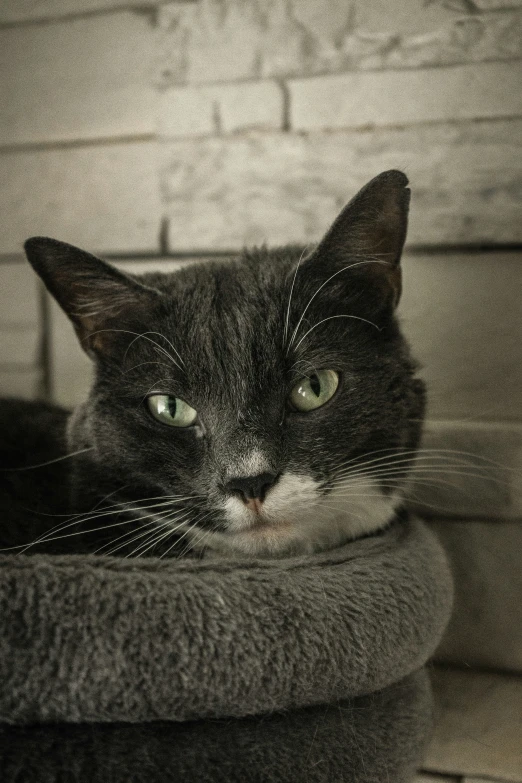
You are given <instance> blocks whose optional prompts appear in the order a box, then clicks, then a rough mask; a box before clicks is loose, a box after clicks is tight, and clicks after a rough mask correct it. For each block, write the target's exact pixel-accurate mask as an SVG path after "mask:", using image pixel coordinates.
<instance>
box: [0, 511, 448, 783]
mask: <svg viewBox="0 0 522 783" xmlns="http://www.w3.org/2000/svg"><path fill="white" fill-rule="evenodd" d="M0 604H1V609H0V667H1V671H0V721H1V722H2V728H1V730H0V776H1V777H2V780H7V781H9V783H11V781H18V780H19V781H24V783H25V781H27V783H30V782H31V781H45V782H46V783H47V781H53V783H54V781H62V780H67V781H69V780H70V781H81V782H82V783H83V781H96V782H99V783H102V782H103V783H111V782H112V781H114V783H116V782H117V781H142V780H143V781H147V782H150V783H153V782H154V781H156V780H157V781H158V783H159V781H162V783H164V782H166V781H170V780H172V781H202V782H203V781H225V780H226V781H238V783H239V781H246V780H248V781H251V782H252V781H260V782H261V781H281V783H282V782H283V781H301V780H303V781H305V780H306V781H321V782H324V783H326V782H327V781H328V783H337V781H339V782H341V781H354V782H355V781H356V782H357V783H363V782H365V781H368V783H369V782H370V781H376V782H377V781H383V783H384V782H385V781H386V783H388V781H389V783H394V782H396V783H399V781H406V780H408V776H409V775H410V774H411V773H412V771H413V768H414V766H415V764H416V763H418V761H419V757H420V754H421V753H422V750H423V746H424V742H425V738H426V736H427V733H428V731H429V723H430V710H431V708H430V698H429V689H428V687H427V684H426V678H425V673H424V671H422V667H423V665H424V664H425V663H426V661H427V660H428V659H429V657H430V656H431V655H432V653H433V652H434V650H435V648H436V646H437V644H438V642H439V640H440V637H441V635H442V632H443V630H444V627H445V625H446V623H447V620H448V617H449V612H450V604H451V581H450V576H449V571H448V568H447V564H446V560H445V557H444V555H443V552H442V549H441V547H440V545H439V544H438V542H437V540H436V539H435V538H434V536H433V534H432V533H430V532H429V531H428V530H427V529H426V528H425V527H424V526H423V524H422V523H420V522H419V521H416V520H411V519H409V518H408V517H407V516H402V517H400V518H398V519H397V520H396V521H395V522H394V523H393V524H392V525H391V526H390V527H389V528H388V529H387V530H386V531H384V532H382V533H380V534H378V535H375V536H371V537H369V538H366V539H363V540H360V541H357V542H354V543H351V544H347V545H346V546H344V547H341V548H339V549H337V550H334V551H331V552H325V553H321V554H316V555H314V556H310V557H306V558H303V557H300V558H290V559H285V560H279V561H277V560H266V561H265V560H256V561H247V560H240V559H238V560H235V561H231V560H220V559H216V560H213V559H209V560H202V561H193V560H181V561H180V560H176V561H166V560H157V559H152V558H151V559H129V560H123V559H122V560H120V559H116V558H108V557H96V556H79V555H76V556H75V555H71V556H45V555H35V556H15V555H12V556H7V555H4V556H2V557H0ZM64 770H66V771H67V775H66V776H65V777H64V776H63V775H64Z"/></svg>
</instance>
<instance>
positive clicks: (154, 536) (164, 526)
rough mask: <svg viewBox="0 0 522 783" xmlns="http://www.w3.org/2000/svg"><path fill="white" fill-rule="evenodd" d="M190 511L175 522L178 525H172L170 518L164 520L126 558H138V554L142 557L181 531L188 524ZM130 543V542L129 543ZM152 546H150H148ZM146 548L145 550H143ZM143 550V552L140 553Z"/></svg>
mask: <svg viewBox="0 0 522 783" xmlns="http://www.w3.org/2000/svg"><path fill="white" fill-rule="evenodd" d="M190 513H191V512H190V511H187V512H186V514H185V515H184V516H182V517H180V518H179V519H177V520H175V521H176V524H175V525H173V524H172V521H173V520H172V519H169V518H168V516H167V517H165V518H164V520H163V521H162V522H161V523H159V524H158V525H157V526H156V529H155V530H154V531H152V533H151V531H150V530H147V531H146V533H144V534H143V535H146V536H148V537H147V538H146V540H145V541H142V542H141V544H139V545H138V546H137V547H136V548H135V549H133V550H132V552H130V553H129V554H128V555H126V557H137V556H138V553H139V556H140V557H142V556H143V555H144V554H145V552H148V550H149V549H151V548H152V547H153V546H156V544H158V543H159V542H160V541H163V539H165V538H169V536H171V535H172V534H173V533H175V532H176V531H177V530H179V529H180V528H181V527H183V526H184V525H185V524H186V522H185V520H186V518H187V517H189V516H190ZM142 537H143V536H136V538H135V539H133V542H134V541H137V540H138V539H139V538H142ZM129 543H130V542H129ZM149 544H150V546H148V545H149ZM143 547H145V549H143ZM140 550H142V551H140Z"/></svg>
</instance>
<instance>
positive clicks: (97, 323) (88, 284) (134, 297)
mask: <svg viewBox="0 0 522 783" xmlns="http://www.w3.org/2000/svg"><path fill="white" fill-rule="evenodd" d="M24 247H25V252H26V255H27V259H28V261H29V263H30V264H31V266H32V267H33V269H34V270H35V272H36V273H37V274H38V275H40V277H41V278H42V280H43V282H44V283H45V285H46V287H47V289H48V291H49V292H50V293H51V294H52V295H53V296H54V298H55V299H56V301H57V302H58V304H59V305H60V307H61V308H62V310H64V312H65V314H66V315H67V316H68V317H69V318H70V320H71V321H72V322H73V325H74V328H75V330H76V333H77V335H78V339H79V340H80V343H81V345H82V348H84V350H85V351H86V352H87V353H88V354H90V355H92V354H99V353H103V352H104V351H106V350H107V349H108V347H109V345H110V343H111V342H112V339H113V338H114V334H115V332H114V330H115V329H117V328H118V323H119V324H120V327H121V318H122V316H123V317H124V319H125V321H124V322H125V323H126V324H128V323H129V321H134V320H137V318H139V314H140V312H141V311H143V310H144V309H145V308H146V307H147V305H150V303H151V299H153V298H157V297H158V296H159V294H158V292H157V291H155V290H154V289H152V288H148V287H147V286H144V285H141V284H140V283H138V282H137V281H136V280H134V279H132V278H130V277H128V276H127V275H125V274H123V273H122V272H120V271H118V270H117V269H115V268H114V267H113V266H111V265H110V264H107V263H106V262H105V261H102V260H101V259H99V258H96V257H95V256H92V255H91V254H90V253H86V252H85V251H84V250H79V249H78V248H77V247H73V246H72V245H68V244H66V243H65V242H59V241H58V240H56V239H49V238H47V237H32V238H31V239H28V240H27V242H26V243H25V245H24ZM111 328H112V334H111Z"/></svg>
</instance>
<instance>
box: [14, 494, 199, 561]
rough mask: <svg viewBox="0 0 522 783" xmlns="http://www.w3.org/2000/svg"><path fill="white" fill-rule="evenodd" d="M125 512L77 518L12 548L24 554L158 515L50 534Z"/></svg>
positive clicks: (154, 506)
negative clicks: (37, 548) (40, 546)
mask: <svg viewBox="0 0 522 783" xmlns="http://www.w3.org/2000/svg"><path fill="white" fill-rule="evenodd" d="M166 505H172V504H171V503H170V502H165V503H157V504H154V505H150V506H148V507H147V508H146V509H143V510H149V509H151V508H159V507H163V506H166ZM175 510H176V511H179V512H180V513H181V512H182V511H184V510H185V509H184V508H181V509H175ZM125 512H128V509H127V508H122V509H121V510H120V511H108V512H104V513H102V514H95V515H93V516H91V517H88V518H87V519H83V518H81V519H75V520H74V521H73V522H71V523H69V524H67V525H65V526H64V527H62V528H59V529H58V530H57V529H54V530H53V531H48V533H46V534H45V536H40V538H38V539H35V540H34V541H31V542H30V543H29V544H24V545H22V546H18V547H10V549H14V548H16V549H21V551H20V554H24V552H25V551H26V550H27V549H29V548H30V547H33V546H37V545H38V544H47V543H49V542H51V541H59V540H61V539H63V538H71V537H73V536H80V535H89V534H91V533H95V532H98V531H99V530H109V529H110V528H112V527H118V526H121V525H128V524H136V522H142V521H144V520H145V519H150V518H151V517H156V516H157V514H156V513H155V512H153V513H151V514H146V515H144V516H140V517H139V518H138V519H136V518H135V517H133V518H130V519H124V520H122V521H120V522H115V523H113V524H110V525H102V526H101V527H95V528H87V529H85V528H82V529H81V530H77V531H75V532H74V533H67V534H65V535H59V536H52V535H50V534H51V533H52V532H56V533H58V532H60V533H61V532H62V531H63V530H66V529H67V528H69V527H72V526H73V525H78V524H81V525H84V524H85V522H90V521H92V520H94V521H98V520H99V519H101V518H102V517H104V516H111V515H112V514H120V513H125Z"/></svg>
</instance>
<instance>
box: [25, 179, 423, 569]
mask: <svg viewBox="0 0 522 783" xmlns="http://www.w3.org/2000/svg"><path fill="white" fill-rule="evenodd" d="M406 185H407V179H406V177H405V175H404V174H402V173H400V172H397V171H391V172H385V173H384V174H381V175H380V176H379V177H376V178H375V179H374V180H372V182H370V183H369V184H368V185H367V186H366V188H363V190H362V191H361V192H360V193H359V194H358V195H357V196H356V197H355V198H354V199H353V200H352V201H351V202H350V204H348V206H347V207H346V208H345V210H343V212H342V213H341V215H340V216H339V217H338V218H337V220H336V221H335V222H334V224H333V226H332V227H331V229H330V230H329V231H328V232H327V234H326V236H325V237H324V239H323V240H322V242H321V243H320V244H319V245H318V247H317V248H315V249H313V250H310V251H309V253H308V254H306V253H305V252H304V251H302V250H301V249H298V248H292V247H286V248H280V249H276V250H267V249H259V250H253V251H245V252H243V253H242V254H241V255H240V256H239V257H238V258H237V259H234V260H231V261H229V262H227V263H224V262H222V263H217V262H214V263H206V264H201V265H195V266H191V267H189V268H185V269H183V270H181V271H179V272H176V273H173V274H157V273H151V274H145V275H142V276H139V277H133V276H127V275H124V274H122V273H121V272H119V271H117V270H115V269H114V268H112V267H111V266H109V265H108V264H106V263H104V262H103V261H101V260H99V259H97V258H95V257H94V256H91V255H90V254H88V253H85V252H84V251H81V250H78V249H77V248H73V247H71V246H69V245H66V244H64V243H62V242H58V241H56V240H52V239H45V238H33V239H31V240H28V242H27V243H26V250H27V255H28V259H29V261H30V262H31V264H32V265H33V267H34V268H35V270H36V271H37V272H38V274H39V275H40V276H41V277H42V279H43V280H44V282H45V284H46V285H47V287H48V288H49V290H50V292H51V293H52V294H53V295H54V296H55V297H56V299H57V301H58V302H59V304H60V305H61V306H62V307H63V309H64V310H65V312H66V313H67V315H68V316H69V318H70V319H71V321H72V322H73V324H74V327H75V329H76V331H77V333H78V336H79V338H80V341H81V344H82V346H83V347H84V348H85V350H86V351H87V353H88V354H89V355H90V356H91V357H92V359H93V361H94V363H95V381H94V385H93V388H92V389H91V390H90V393H89V395H88V398H87V400H86V402H85V404H84V405H82V406H80V407H79V408H78V409H77V410H76V411H75V412H74V414H73V416H72V418H71V420H70V421H69V424H68V430H67V434H68V450H69V452H76V451H78V450H82V449H83V450H84V453H82V454H79V455H78V457H76V458H74V459H72V460H71V477H70V481H69V484H70V492H71V498H70V500H71V506H70V510H71V511H74V512H85V513H86V514H88V512H90V511H91V510H92V509H93V508H98V509H100V506H101V505H103V502H104V498H105V497H106V496H110V498H111V502H112V503H119V504H120V505H119V506H118V507H114V508H115V515H114V517H113V518H111V516H110V515H105V516H104V517H103V520H102V522H101V527H102V528H103V530H102V531H101V532H100V533H99V534H98V536H95V537H94V540H93V541H92V542H91V543H92V548H94V550H95V551H97V550H98V548H99V546H100V544H101V546H103V547H104V548H103V549H102V551H104V552H110V551H111V550H110V543H111V541H113V540H115V535H114V532H115V531H116V532H118V533H123V534H124V537H123V544H122V548H121V549H119V550H118V551H119V553H120V554H123V553H125V552H126V553H128V554H141V553H142V552H143V553H144V554H145V553H147V552H148V553H149V554H155V555H164V554H165V555H166V554H172V553H173V551H176V550H175V549H173V547H174V546H175V542H176V539H177V538H178V537H180V536H183V539H184V540H183V548H189V549H190V548H192V549H196V550H197V551H201V550H203V551H204V550H205V549H207V548H211V549H214V550H219V551H227V549H232V550H234V548H235V549H239V550H240V551H242V552H244V553H246V554H255V555H268V556H274V555H275V556H277V555H282V556H288V555H295V554H306V553H309V552H313V551H318V550H319V549H327V548H330V547H332V546H335V545H337V544H342V543H344V542H345V541H347V540H350V539H353V538H357V537H358V536H359V535H364V534H367V533H373V532H375V531H376V530H378V529H380V528H382V527H384V526H385V525H386V524H387V523H388V522H389V521H390V520H391V519H392V518H393V515H394V512H395V511H396V510H397V509H398V508H399V507H400V505H401V498H402V492H403V489H404V486H405V482H406V478H407V475H408V472H409V468H410V467H411V465H412V461H411V459H410V460H408V461H405V460H402V461H401V460H400V457H401V456H402V455H403V454H404V452H405V451H406V453H407V455H408V457H411V454H412V453H414V451H415V449H416V448H417V445H418V442H419V438H420V431H421V422H422V417H423V412H424V387H423V384H422V382H421V381H420V380H419V379H417V378H415V371H416V365H415V362H414V361H413V360H412V358H411V356H410V353H409V349H408V346H407V344H406V342H405V340H404V338H403V337H402V335H401V332H400V328H399V324H398V321H397V318H396V315H395V306H396V304H397V302H398V299H399V296H400V289H401V283H400V265H399V261H400V254H401V250H402V246H403V243H404V238H405V234H406V224H407V214H408V203H409V190H408V189H407V188H406ZM321 369H323V370H324V369H329V370H334V371H335V372H337V373H338V374H339V377H340V381H339V386H338V389H337V391H336V393H335V395H334V397H333V398H332V399H331V400H330V401H329V402H327V404H326V405H324V406H323V407H320V408H318V409H317V410H314V411H312V412H309V413H306V414H304V413H300V412H299V411H296V410H294V409H292V408H291V406H289V402H288V399H289V394H290V391H291V389H292V387H293V386H294V385H295V384H296V382H298V381H299V380H300V379H302V378H303V376H305V377H306V376H307V375H308V374H310V373H314V372H316V370H321ZM154 392H158V393H162V394H169V395H172V396H174V397H179V398H181V399H182V400H186V401H187V402H188V404H189V405H190V406H192V408H195V409H196V410H197V411H198V412H199V416H198V419H197V421H196V422H195V424H194V426H190V427H188V428H187V429H174V428H172V427H168V426H165V425H164V424H161V423H159V422H158V421H157V420H155V419H153V417H152V416H151V415H150V413H149V412H148V410H147V405H146V399H147V397H148V395H150V394H151V393H154ZM253 455H254V456H253ZM375 455H377V457H381V458H382V457H383V455H386V456H387V457H388V458H389V459H390V460H391V459H393V457H394V456H396V457H397V463H396V465H397V470H395V471H392V472H391V473H389V474H388V475H387V476H386V477H385V478H383V477H382V476H381V473H380V472H379V470H378V469H379V467H380V466H381V463H380V462H377V463H376V464H370V465H369V466H367V465H366V464H365V461H366V460H368V459H371V457H372V456H375ZM347 463H349V465H350V470H351V474H347V473H346V465H347ZM256 464H257V465H258V467H257V468H256V467H249V466H252V465H254V466H255V465H256ZM362 468H364V472H363V473H361V469H362ZM256 472H257V474H263V475H265V474H266V475H271V476H273V477H275V479H274V485H273V487H272V488H270V490H269V492H268V493H267V497H266V499H265V501H264V506H263V508H264V509H266V513H265V515H264V516H260V517H257V518H254V515H251V516H249V515H248V513H247V511H246V510H245V508H244V506H242V504H241V502H240V501H239V500H237V499H236V498H235V497H234V493H233V492H231V490H230V487H232V486H233V485H234V482H236V483H237V480H238V479H244V478H246V479H248V480H250V478H251V477H254V478H255V474H256ZM350 475H353V477H354V480H355V481H357V482H358V483H357V486H356V487H355V488H354V487H353V486H351V485H349V484H347V482H349V480H350ZM362 479H364V482H363V481H362ZM231 482H232V483H231ZM364 493H366V494H364ZM173 496H181V497H182V499H180V500H178V499H176V498H175V497H173ZM162 497H163V498H166V500H168V501H169V506H168V507H165V506H164V507H163V512H168V516H167V521H166V522H165V525H166V527H164V528H161V527H157V528H156V529H157V530H159V532H160V534H161V531H162V530H163V531H164V532H165V535H164V536H163V538H161V536H160V535H158V536H157V539H155V538H154V535H152V536H151V538H150V539H148V538H146V537H145V538H142V539H139V538H138V539H137V538H135V537H134V536H135V535H136V534H137V533H136V531H138V534H139V530H140V529H141V525H142V522H141V521H140V519H139V514H140V511H141V510H143V513H149V512H151V511H152V513H155V512H154V511H153V509H151V508H150V503H151V502H152V501H149V499H150V498H154V499H156V501H157V499H158V498H160V499H161V498H162ZM361 498H365V499H364V500H363V499H361ZM234 504H235V505H234ZM155 508H157V507H155ZM129 509H132V512H130V511H129ZM123 514H127V515H128V520H129V524H128V527H127V528H124V529H123V530H122V529H121V525H120V523H121V522H122V520H123V519H124V518H125V517H124V516H122V515H123ZM147 519H148V520H150V517H148V518H147ZM259 519H261V520H262V521H263V524H265V531H264V532H263V531H261V533H260V535H258V536H257V537H256V536H255V535H250V531H251V529H252V528H253V527H254V526H255V525H257V524H258V522H259ZM92 520H94V521H92ZM237 520H239V521H237ZM157 521H158V522H161V517H160V518H159V519H158V520H157ZM87 522H88V523H89V524H86V525H84V526H83V527H82V524H81V523H80V522H78V526H77V528H76V533H77V535H76V537H72V536H71V537H69V539H68V545H69V551H77V552H80V551H83V550H84V549H85V548H89V545H90V544H88V538H89V537H88V536H87V535H86V533H87V532H88V531H89V529H92V528H93V527H96V524H97V520H96V519H94V517H92V516H91V517H89V519H88V520H87ZM178 523H179V524H180V525H181V527H180V528H176V525H177V524H178ZM181 523H182V524H181ZM234 523H236V530H237V528H239V527H240V528H241V535H239V536H238V535H235V532H236V530H235V529H234V527H233V525H234ZM111 524H113V525H116V527H110V525H111ZM152 525H154V522H153V523H152ZM249 525H250V526H251V527H248V526H249ZM285 525H286V528H285ZM50 527H51V524H50V523H49V528H50ZM99 527H100V524H98V525H97V529H98V528H99ZM260 527H261V526H260V525H258V530H259V529H260ZM148 530H149V532H150V528H149V529H148ZM243 531H247V533H246V535H245V536H243V534H242V533H243ZM144 532H145V533H147V528H146V527H145V528H144ZM153 532H154V529H153ZM126 534H128V535H127V538H125V535H126ZM140 540H141V541H145V545H143V546H140ZM149 540H151V541H152V544H151V546H150V547H149V548H148V549H147V542H148V541H149ZM136 541H138V544H137V545H136ZM25 543H29V541H27V540H26V542H25ZM118 546H119V545H118ZM177 551H178V552H179V551H180V550H177Z"/></svg>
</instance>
